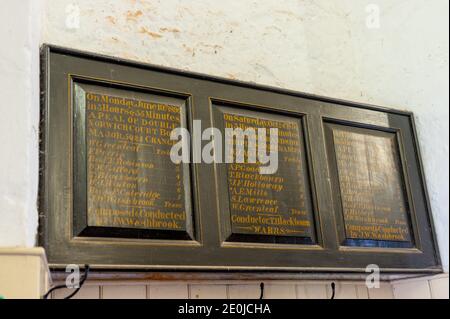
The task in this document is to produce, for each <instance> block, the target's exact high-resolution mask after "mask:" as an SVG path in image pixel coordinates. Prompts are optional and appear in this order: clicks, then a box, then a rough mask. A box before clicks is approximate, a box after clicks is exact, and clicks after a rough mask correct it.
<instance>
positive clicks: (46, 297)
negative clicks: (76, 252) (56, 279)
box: [43, 265, 90, 299]
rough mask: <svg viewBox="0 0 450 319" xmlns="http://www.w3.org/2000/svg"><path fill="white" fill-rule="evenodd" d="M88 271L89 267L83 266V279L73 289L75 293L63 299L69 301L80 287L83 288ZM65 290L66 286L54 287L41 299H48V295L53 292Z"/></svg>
mask: <svg viewBox="0 0 450 319" xmlns="http://www.w3.org/2000/svg"><path fill="white" fill-rule="evenodd" d="M89 270H90V267H89V265H84V275H83V278H82V279H81V280H80V284H79V285H78V288H77V289H75V291H74V292H73V293H71V294H70V295H68V296H67V297H65V298H64V299H71V298H73V297H74V296H75V295H76V294H77V293H78V292H79V291H80V289H81V287H83V285H84V283H85V282H86V280H87V278H88V276H89ZM65 288H67V286H66V285H59V286H55V287H53V288H51V289H50V290H49V291H48V292H47V293H46V294H45V295H44V297H43V299H48V297H49V296H50V294H51V293H52V292H53V291H55V290H59V289H65Z"/></svg>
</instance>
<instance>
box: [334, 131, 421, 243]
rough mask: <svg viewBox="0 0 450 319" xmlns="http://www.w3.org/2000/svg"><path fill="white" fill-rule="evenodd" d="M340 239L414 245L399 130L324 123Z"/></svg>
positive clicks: (352, 241)
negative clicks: (397, 132)
mask: <svg viewBox="0 0 450 319" xmlns="http://www.w3.org/2000/svg"><path fill="white" fill-rule="evenodd" d="M326 135H327V148H328V159H329V161H330V169H331V175H332V185H333V194H334V196H335V207H336V211H337V212H339V211H341V212H342V213H341V218H338V226H339V227H338V229H339V231H340V237H341V239H342V240H341V243H342V244H343V245H345V246H362V247H385V248H410V247H413V246H414V239H413V234H412V231H411V220H410V211H409V204H408V196H407V192H406V187H405V179H404V173H403V168H402V164H401V159H400V152H399V143H398V140H397V134H396V133H393V132H385V131H379V130H375V129H366V128H358V127H353V126H347V125H340V124H332V123H326Z"/></svg>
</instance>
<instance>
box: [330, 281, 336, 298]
mask: <svg viewBox="0 0 450 319" xmlns="http://www.w3.org/2000/svg"><path fill="white" fill-rule="evenodd" d="M335 296H336V284H335V283H334V282H332V283H331V298H330V299H334V297H335Z"/></svg>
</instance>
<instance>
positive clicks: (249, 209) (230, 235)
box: [215, 106, 316, 244]
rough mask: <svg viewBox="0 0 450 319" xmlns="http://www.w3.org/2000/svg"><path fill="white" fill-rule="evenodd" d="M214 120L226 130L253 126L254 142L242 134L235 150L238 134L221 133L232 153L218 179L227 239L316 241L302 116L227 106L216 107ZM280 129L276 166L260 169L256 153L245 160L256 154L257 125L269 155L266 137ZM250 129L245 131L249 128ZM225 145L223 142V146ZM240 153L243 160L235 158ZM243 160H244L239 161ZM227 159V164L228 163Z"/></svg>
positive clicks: (229, 240) (277, 242)
mask: <svg viewBox="0 0 450 319" xmlns="http://www.w3.org/2000/svg"><path fill="white" fill-rule="evenodd" d="M215 119H216V120H215V121H216V123H220V126H221V127H220V128H221V131H222V132H225V134H224V136H226V135H227V133H226V130H236V129H238V130H242V131H243V132H246V131H247V130H248V129H251V130H254V132H255V136H254V137H255V139H254V141H257V142H256V143H253V142H251V141H250V140H249V139H245V140H244V141H245V142H244V144H243V145H242V147H241V148H240V150H238V148H236V146H237V144H238V140H237V139H236V138H233V139H231V138H228V139H226V138H224V145H226V144H227V143H228V147H229V149H232V150H233V151H232V153H230V154H225V156H228V157H229V158H228V162H227V163H225V164H223V166H222V169H223V173H222V181H221V182H219V184H222V185H223V189H224V192H226V194H227V195H228V197H227V198H226V203H227V204H226V205H224V207H227V208H226V209H225V210H226V212H227V213H225V214H224V215H223V218H224V220H225V223H224V224H225V227H223V231H224V233H225V238H224V239H225V241H227V242H254V243H273V244H315V243H316V238H315V221H314V214H313V203H312V198H311V187H310V177H309V167H308V161H307V153H306V147H305V135H304V132H305V130H304V125H303V121H302V119H301V118H298V117H292V116H286V115H282V114H277V113H270V112H265V111H252V110H244V109H240V108H234V107H229V106H217V107H216V112H215ZM271 128H275V129H277V130H278V155H277V164H276V166H277V168H276V169H275V170H273V171H272V172H270V173H267V172H266V174H264V173H262V171H261V167H268V166H269V165H275V164H274V163H272V164H269V162H267V163H265V164H264V163H262V162H261V161H260V158H259V157H257V161H256V162H254V163H251V162H249V158H250V157H251V152H252V151H254V152H255V153H256V154H259V153H258V151H259V148H260V147H261V145H263V144H260V143H259V135H258V134H262V131H261V133H260V132H259V131H258V129H266V149H265V153H266V154H267V155H269V154H270V152H275V151H276V150H275V149H274V147H273V145H271V141H270V135H271V133H270V129H271ZM247 132H248V131H247ZM224 149H226V146H225V147H224ZM239 152H242V153H243V154H242V155H243V158H244V163H240V162H239V161H238V159H237V157H238V153H239ZM241 161H242V160H241ZM230 162H231V163H230Z"/></svg>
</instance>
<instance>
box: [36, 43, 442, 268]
mask: <svg viewBox="0 0 450 319" xmlns="http://www.w3.org/2000/svg"><path fill="white" fill-rule="evenodd" d="M42 69H43V76H42V84H43V90H45V95H44V98H43V101H42V117H43V126H42V154H43V156H42V159H41V165H42V168H43V172H44V173H43V176H42V179H41V201H40V209H41V215H42V218H41V243H42V245H44V246H45V248H46V250H47V254H48V259H49V262H50V263H51V264H52V265H53V266H55V267H62V266H64V265H66V264H90V265H91V266H93V267H96V268H99V269H103V268H105V269H106V268H108V269H110V268H117V269H125V270H132V269H148V270H209V271H225V270H226V271H265V272H266V271H271V272H280V271H284V272H286V271H288V272H299V271H314V272H364V271H365V269H366V267H367V266H368V265H373V264H376V265H378V266H379V267H380V268H381V270H382V271H383V272H385V273H389V272H390V273H393V272H397V273H398V272H439V271H440V270H441V266H440V259H439V254H438V249H437V246H436V242H435V239H434V232H433V226H432V225H433V223H432V220H431V212H430V207H429V204H428V198H427V192H426V186H425V183H424V176H423V172H422V167H421V159H420V154H419V149H418V145H417V141H416V135H415V129H414V122H413V116H412V114H410V113H406V112H401V111H396V110H390V109H384V108H379V107H374V106H367V105H360V104H357V103H350V102H344V101H335V100H332V99H326V98H321V97H316V96H309V95H305V94H301V93H297V92H291V91H284V90H280V89H275V88H270V87H263V86H257V85H251V84H246V83H241V82H235V81H230V80H225V79H219V78H214V77H209V76H205V75H200V74H192V73H186V72H182V71H177V70H172V69H165V68H160V67H155V66H150V65H145V64H137V63H133V62H130V61H124V60H117V59H112V58H107V57H103V56H101V57H100V56H95V55H91V54H87V53H83V52H75V51H71V50H67V49H62V48H56V47H49V46H46V47H44V49H43V54H42ZM275 129H276V130H275ZM180 132H181V133H183V134H181V133H180ZM230 132H231V133H230ZM230 134H231V135H230ZM233 134H234V135H233ZM240 134H241V135H240ZM174 150H176V152H174ZM177 159H178V160H177Z"/></svg>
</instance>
